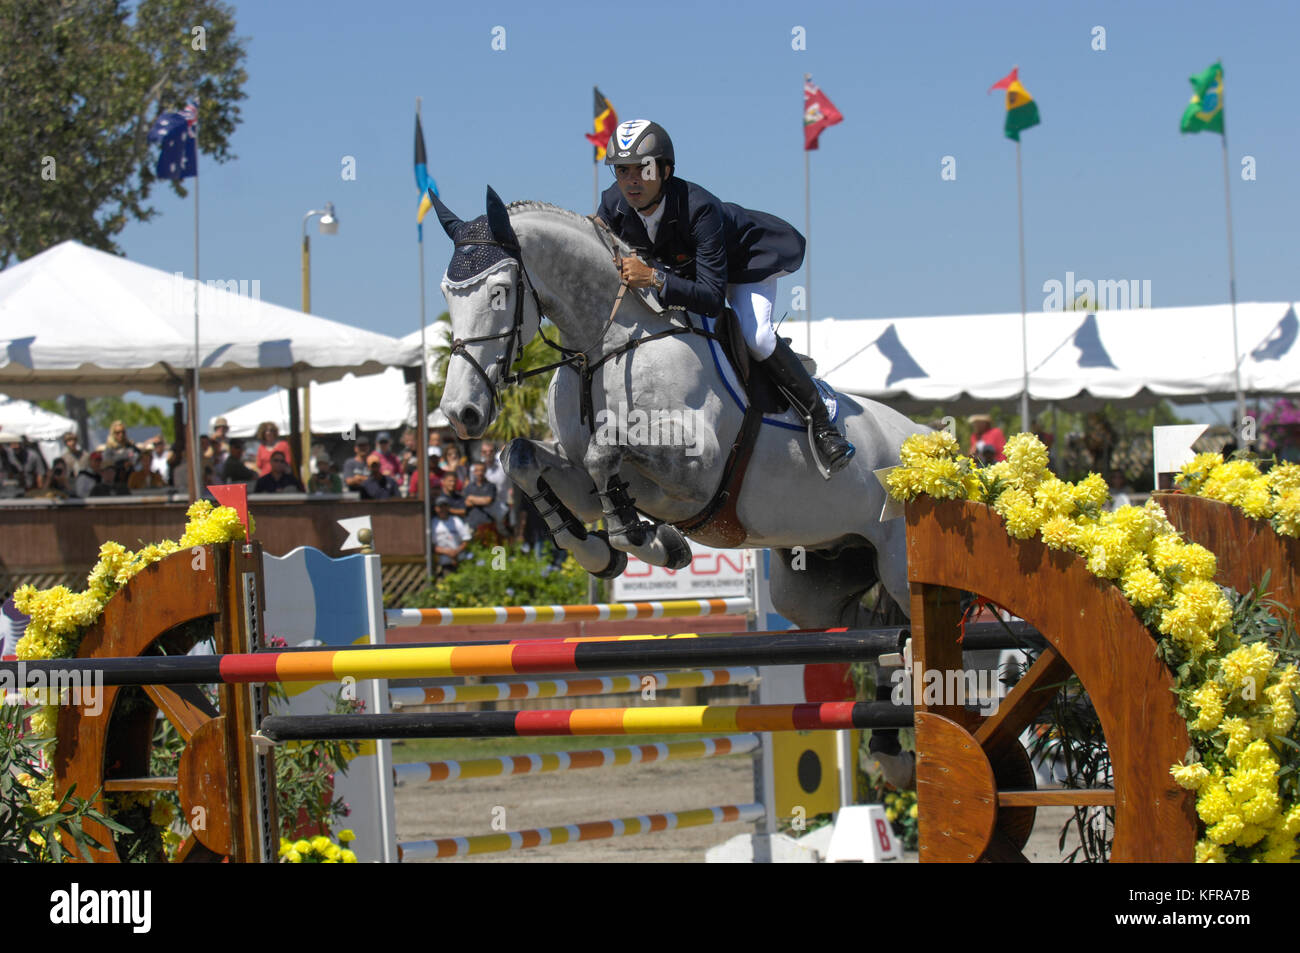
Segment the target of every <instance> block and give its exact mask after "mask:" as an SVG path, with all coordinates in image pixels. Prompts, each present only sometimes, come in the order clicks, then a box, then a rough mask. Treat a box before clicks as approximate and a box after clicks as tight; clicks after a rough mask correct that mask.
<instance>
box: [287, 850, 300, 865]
mask: <svg viewBox="0 0 1300 953" xmlns="http://www.w3.org/2000/svg"><path fill="white" fill-rule="evenodd" d="M284 859H285V861H286V862H287V863H290V864H301V863H302V853H301V852H300V851H298V850H294V849H290V850H289V851H288V852H287V853H286V854H285V855H284Z"/></svg>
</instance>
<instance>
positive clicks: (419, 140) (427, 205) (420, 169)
mask: <svg viewBox="0 0 1300 953" xmlns="http://www.w3.org/2000/svg"><path fill="white" fill-rule="evenodd" d="M415 187H416V188H417V189H419V190H420V210H419V211H418V212H416V213H415V226H416V229H417V231H418V232H419V235H420V241H424V216H425V215H426V214H427V213H428V211H429V209H431V208H433V201H432V200H431V199H430V198H429V190H430V189H433V194H434V195H437V194H438V183H437V182H435V181H433V176H431V175H430V174H429V160H428V158H427V157H426V156H425V154H424V127H423V126H421V125H420V114H419V113H416V114H415Z"/></svg>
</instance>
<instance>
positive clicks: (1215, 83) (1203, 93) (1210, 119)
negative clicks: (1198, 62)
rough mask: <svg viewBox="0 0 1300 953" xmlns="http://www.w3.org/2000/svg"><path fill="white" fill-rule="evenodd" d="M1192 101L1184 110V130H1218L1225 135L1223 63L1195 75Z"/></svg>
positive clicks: (1182, 127) (1193, 77)
mask: <svg viewBox="0 0 1300 953" xmlns="http://www.w3.org/2000/svg"><path fill="white" fill-rule="evenodd" d="M1189 81H1190V82H1191V84H1192V90H1193V92H1192V101H1191V102H1190V103H1188V104H1187V109H1185V110H1184V111H1183V122H1182V126H1181V127H1180V128H1181V129H1182V131H1183V132H1217V133H1218V134H1219V135H1223V65H1222V64H1221V63H1215V64H1214V65H1213V66H1211V67H1210V68H1209V69H1206V70H1204V71H1202V72H1200V73H1197V74H1196V75H1195V76H1192V77H1189Z"/></svg>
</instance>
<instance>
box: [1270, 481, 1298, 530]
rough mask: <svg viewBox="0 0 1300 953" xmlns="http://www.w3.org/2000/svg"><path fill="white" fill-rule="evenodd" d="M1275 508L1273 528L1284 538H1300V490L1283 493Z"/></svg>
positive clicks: (1275, 503) (1275, 502) (1275, 501)
mask: <svg viewBox="0 0 1300 953" xmlns="http://www.w3.org/2000/svg"><path fill="white" fill-rule="evenodd" d="M1273 508H1274V513H1273V528H1274V529H1276V530H1277V531H1278V532H1279V533H1281V534H1282V535H1283V536H1300V490H1293V489H1287V490H1285V491H1283V492H1282V494H1281V495H1280V496H1278V498H1277V499H1276V500H1274V502H1273Z"/></svg>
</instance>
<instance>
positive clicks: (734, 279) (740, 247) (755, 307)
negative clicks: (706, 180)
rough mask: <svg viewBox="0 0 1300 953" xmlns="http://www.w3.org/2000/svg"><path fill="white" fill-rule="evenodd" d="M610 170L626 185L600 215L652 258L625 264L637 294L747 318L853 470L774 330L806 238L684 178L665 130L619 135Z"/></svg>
mask: <svg viewBox="0 0 1300 953" xmlns="http://www.w3.org/2000/svg"><path fill="white" fill-rule="evenodd" d="M605 164H606V165H609V166H613V167H614V174H615V176H616V182H615V184H614V185H611V186H610V187H609V188H608V189H606V190H605V194H604V195H603V196H601V202H600V211H599V213H598V214H599V216H600V218H601V220H602V221H604V223H605V224H606V225H608V226H609V227H610V230H611V231H613V232H614V234H616V235H618V236H619V238H621V239H623V240H624V241H625V242H627V243H628V244H629V245H631V246H632V247H633V248H635V249H637V251H639V252H641V253H642V255H644V256H645V258H646V259H648V260H650V261H653V262H655V264H654V265H648V264H646V262H645V261H642V260H641V259H639V258H624V259H622V261H621V262H620V270H621V272H622V277H623V281H624V282H625V283H626V284H627V286H628V287H629V288H654V289H655V290H656V291H657V292H658V295H659V300H660V302H662V303H663V304H664V305H668V306H671V305H679V306H681V307H684V308H686V309H687V310H689V311H692V312H694V313H696V314H703V315H707V316H708V317H711V318H716V317H718V316H719V315H720V314H721V313H722V309H723V305H724V299H725V302H729V303H730V304H731V307H732V309H733V310H735V312H736V315H737V316H738V317H739V318H740V326H741V328H742V330H743V332H744V336H745V344H746V345H747V346H748V348H749V353H750V354H752V355H753V356H754V358H755V360H758V361H760V362H762V364H763V367H764V368H766V369H767V371H768V373H769V374H770V375H771V377H772V379H773V380H774V381H775V382H776V383H777V384H778V385H779V386H780V387H781V388H783V389H784V390H786V391H787V392H788V393H789V394H790V395H791V397H793V399H794V400H795V402H796V403H797V404H798V405H799V406H800V409H802V410H804V411H805V412H806V413H808V414H809V415H811V417H812V420H813V439H814V440H815V441H816V444H817V455H818V456H819V457H820V458H821V460H822V463H823V464H824V465H825V466H826V468H827V469H828V470H830V471H831V472H835V471H837V470H840V469H843V468H844V466H846V465H847V464H848V462H849V459H850V458H851V457H852V456H853V454H854V447H853V444H851V443H849V441H848V440H846V439H844V437H843V436H841V435H840V432H839V431H838V430H837V429H836V428H835V425H834V424H833V423H831V419H830V414H828V413H827V411H826V405H825V404H824V403H823V402H822V398H821V394H820V393H818V390H817V387H816V385H815V384H814V383H813V380H812V378H811V377H810V376H809V374H808V371H807V370H806V369H805V368H804V366H803V363H802V362H801V361H800V360H799V358H798V357H797V356H796V355H795V353H794V352H793V351H792V350H790V347H789V345H788V344H786V343H785V341H784V340H783V339H782V338H780V337H778V336H777V333H776V330H775V328H773V327H772V307H773V304H774V302H775V299H776V281H777V279H778V278H779V277H781V276H782V275H788V274H790V273H791V272H793V271H795V270H796V269H797V268H798V267H799V266H800V265H801V264H802V263H803V253H804V238H803V236H802V235H800V234H799V233H798V232H797V231H796V230H795V229H794V227H793V226H791V225H789V224H787V223H786V222H784V221H782V220H781V219H779V218H777V217H776V216H774V215H768V214H766V213H764V212H754V211H750V210H749V209H744V208H741V207H740V206H739V205H733V204H731V203H729V202H721V201H719V200H718V199H717V198H716V197H715V196H714V195H712V194H711V193H709V192H707V191H705V190H704V189H702V188H700V187H699V186H698V185H696V184H695V183H694V182H688V181H686V180H685V179H679V178H677V176H675V175H674V174H673V173H674V172H675V166H676V161H675V159H674V156H673V143H672V140H671V139H669V138H668V133H667V132H665V131H664V128H663V127H662V126H660V125H659V124H658V123H654V122H650V121H648V120H645V119H636V120H633V121H631V122H625V123H622V124H620V125H619V127H618V128H617V129H616V130H615V131H614V134H613V135H612V136H610V137H609V146H608V147H607V149H606V152H605Z"/></svg>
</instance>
